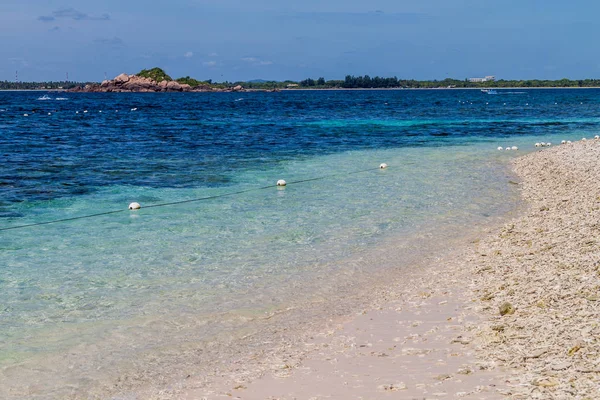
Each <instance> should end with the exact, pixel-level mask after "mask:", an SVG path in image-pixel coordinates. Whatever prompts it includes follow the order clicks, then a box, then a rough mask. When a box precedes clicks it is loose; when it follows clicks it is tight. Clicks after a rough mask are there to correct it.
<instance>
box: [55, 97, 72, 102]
mask: <svg viewBox="0 0 600 400" xmlns="http://www.w3.org/2000/svg"><path fill="white" fill-rule="evenodd" d="M54 100H58V101H63V100H69V99H68V98H67V97H57V98H55V99H54Z"/></svg>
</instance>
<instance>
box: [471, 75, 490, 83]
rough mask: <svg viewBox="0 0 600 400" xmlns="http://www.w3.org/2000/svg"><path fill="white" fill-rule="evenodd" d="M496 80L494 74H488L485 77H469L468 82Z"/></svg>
mask: <svg viewBox="0 0 600 400" xmlns="http://www.w3.org/2000/svg"><path fill="white" fill-rule="evenodd" d="M495 80H496V77H495V76H494V75H488V76H486V77H485V78H469V82H474V83H480V82H493V81H495Z"/></svg>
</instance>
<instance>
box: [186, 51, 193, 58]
mask: <svg viewBox="0 0 600 400" xmlns="http://www.w3.org/2000/svg"><path fill="white" fill-rule="evenodd" d="M183 56H184V57H185V58H192V57H194V53H192V52H191V51H188V52H187V53H185V54H184V55H183Z"/></svg>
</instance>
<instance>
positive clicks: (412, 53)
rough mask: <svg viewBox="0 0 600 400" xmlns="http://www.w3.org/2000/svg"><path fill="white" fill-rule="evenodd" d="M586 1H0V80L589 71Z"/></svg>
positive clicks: (597, 52)
mask: <svg viewBox="0 0 600 400" xmlns="http://www.w3.org/2000/svg"><path fill="white" fill-rule="evenodd" d="M599 12H600V2H598V1H592V0H579V1H570V2H568V1H564V0H560V1H559V0H545V1H541V0H503V1H497V0H496V1H490V0H418V1H417V0H369V1H365V0H302V1H297V0H287V1H283V0H169V1H164V2H156V1H148V0H145V1H141V0H127V1H122V0H104V1H103V0H97V1H88V0H77V1H75V0H2V2H1V3H0V43H2V44H1V46H0V80H11V81H12V80H14V79H15V73H16V71H18V79H19V80H20V81H44V80H56V81H58V80H64V79H65V78H66V74H67V73H68V74H69V79H70V80H74V81H101V80H103V79H104V78H105V76H106V77H108V78H109V79H110V78H113V77H115V76H117V75H118V74H120V73H122V72H125V73H130V74H132V73H136V72H138V71H140V70H141V69H144V68H152V67H161V68H163V69H165V70H166V72H167V73H168V74H170V75H171V76H172V77H174V78H178V77H181V76H192V77H194V78H197V79H201V80H205V79H212V80H214V81H225V80H228V81H238V80H252V79H267V80H286V79H291V80H301V79H305V78H308V77H312V78H315V79H316V78H318V77H324V78H325V79H328V80H329V79H343V78H344V76H345V75H349V74H350V75H365V74H368V75H370V76H375V75H379V76H397V77H398V78H403V79H404V78H406V79H421V80H424V79H445V78H448V77H451V78H457V79H465V78H468V77H479V76H485V75H495V76H496V77H497V78H498V79H561V78H571V79H584V78H600V40H598V38H599V37H600V24H598V23H597V22H596V21H595V19H596V18H597V15H599Z"/></svg>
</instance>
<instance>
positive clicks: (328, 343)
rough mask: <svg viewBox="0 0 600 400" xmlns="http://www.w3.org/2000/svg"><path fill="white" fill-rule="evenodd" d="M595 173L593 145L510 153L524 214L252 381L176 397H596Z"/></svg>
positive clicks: (598, 237)
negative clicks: (513, 155) (515, 156)
mask: <svg viewBox="0 0 600 400" xmlns="http://www.w3.org/2000/svg"><path fill="white" fill-rule="evenodd" d="M599 167H600V141H598V140H588V141H581V142H576V143H573V144H568V145H561V146H555V147H552V148H547V149H544V150H541V151H538V152H535V153H531V154H528V155H526V156H523V157H521V158H519V159H516V161H515V162H514V168H515V171H516V173H517V174H518V176H519V177H520V179H521V182H519V187H520V189H521V191H522V195H523V197H524V199H525V200H526V201H527V202H528V210H527V211H526V212H525V213H524V215H522V216H521V217H519V218H515V219H514V220H511V221H510V222H508V223H506V224H505V225H504V226H503V227H501V228H499V229H496V230H494V231H492V232H490V233H489V234H487V235H485V236H482V238H480V239H476V240H473V241H472V243H470V244H469V245H468V246H466V247H465V248H461V249H457V250H456V251H454V252H453V253H452V254H449V255H447V256H444V257H443V258H440V259H437V260H430V261H429V262H428V265H427V266H425V267H423V268H421V269H420V271H419V272H418V273H415V274H413V276H411V277H408V278H407V281H406V284H404V285H402V287H395V288H391V289H390V290H389V292H388V293H387V294H386V296H382V297H381V299H382V301H380V303H379V304H378V306H377V307H375V308H373V309H365V310H363V311H362V312H360V313H359V314H358V315H357V316H356V317H355V318H353V319H351V320H349V321H339V322H338V323H335V321H333V322H334V323H332V324H331V325H330V327H329V328H327V329H324V330H323V331H322V332H319V333H318V334H315V335H313V336H311V337H310V338H309V340H306V341H305V342H304V343H303V344H302V346H303V348H302V349H296V350H298V351H297V353H298V352H300V353H303V354H304V356H303V357H302V358H301V360H300V361H299V359H298V358H293V357H290V358H289V360H294V361H293V362H292V361H290V362H289V363H288V362H286V361H285V360H286V359H285V357H283V358H281V357H280V358H277V361H275V360H273V363H272V366H271V372H270V373H266V374H264V375H263V376H262V377H261V378H259V379H255V380H253V381H250V382H248V381H246V380H244V379H243V375H238V376H231V375H226V374H224V375H223V376H222V377H221V378H220V379H217V380H216V381H214V382H213V384H211V385H210V387H203V388H197V389H186V390H183V391H182V392H180V393H179V394H178V398H188V399H220V398H235V399H380V398H395V399H413V398H414V399H417V398H418V399H422V398H426V399H437V398H468V399H494V398H523V399H525V398H540V399H547V398H556V399H562V398H565V399H566V398H596V397H597V396H598V394H599V393H600V367H599V365H600V345H599V343H598V341H599V340H600V222H598V221H600V168H599ZM386 299H387V300H386ZM501 309H502V310H503V313H504V311H508V313H506V314H505V315H501V312H500V310H501ZM290 353H293V350H290Z"/></svg>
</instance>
